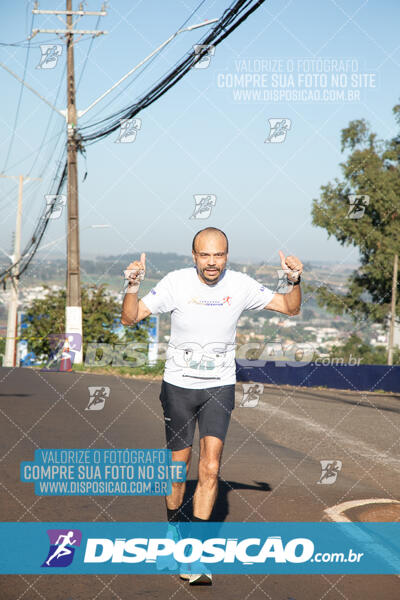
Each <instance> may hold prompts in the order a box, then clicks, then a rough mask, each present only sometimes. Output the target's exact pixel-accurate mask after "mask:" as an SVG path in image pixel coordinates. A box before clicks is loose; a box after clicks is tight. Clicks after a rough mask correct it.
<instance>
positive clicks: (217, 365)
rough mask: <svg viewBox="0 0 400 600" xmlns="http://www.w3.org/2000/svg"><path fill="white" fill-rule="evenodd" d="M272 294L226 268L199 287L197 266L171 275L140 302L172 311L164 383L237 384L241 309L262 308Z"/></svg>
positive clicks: (156, 310) (158, 310)
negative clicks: (215, 278)
mask: <svg viewBox="0 0 400 600" xmlns="http://www.w3.org/2000/svg"><path fill="white" fill-rule="evenodd" d="M273 296H274V292H273V291H272V290H270V289H268V288H266V287H265V286H263V285H262V284H260V283H258V282H257V281H256V280H255V279H253V278H252V277H249V275H246V274H245V273H240V272H238V271H232V270H230V269H225V271H223V273H222V276H221V277H220V279H219V281H217V283H215V284H212V285H207V284H206V283H202V282H201V281H200V279H199V277H198V275H197V270H196V267H195V266H193V267H188V268H185V269H177V270H176V271H171V272H170V273H168V274H167V275H166V276H165V277H163V278H162V279H161V281H159V283H157V285H156V286H155V287H154V288H153V289H152V290H151V291H150V292H149V293H148V294H146V296H144V297H143V298H142V301H143V303H144V304H145V305H146V306H147V308H148V309H149V310H150V311H151V312H152V313H153V314H157V313H164V312H171V337H170V340H169V343H168V348H167V353H166V363H165V370H164V380H165V381H167V382H168V383H172V384H173V385H177V386H180V387H184V388H191V389H200V388H207V387H216V386H219V385H228V384H232V383H235V382H236V366H235V338H236V325H237V321H238V319H239V317H240V315H241V313H242V312H243V311H244V310H249V309H250V310H261V309H263V308H264V307H265V306H266V305H267V304H269V302H270V301H271V299H272V297H273Z"/></svg>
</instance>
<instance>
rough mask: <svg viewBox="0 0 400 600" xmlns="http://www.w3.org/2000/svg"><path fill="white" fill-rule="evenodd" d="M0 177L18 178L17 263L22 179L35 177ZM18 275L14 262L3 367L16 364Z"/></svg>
mask: <svg viewBox="0 0 400 600" xmlns="http://www.w3.org/2000/svg"><path fill="white" fill-rule="evenodd" d="M0 177H10V178H11V179H17V180H18V205H17V220H16V225H15V237H14V254H13V255H12V257H10V258H11V260H12V262H13V263H18V261H19V259H20V258H21V220H22V191H23V186H24V180H25V181H28V180H29V179H31V180H32V179H36V178H32V177H24V176H23V175H4V174H1V175H0ZM18 276H19V266H18V264H16V265H15V266H14V267H13V269H12V270H11V291H10V300H9V303H8V318H7V337H6V350H5V354H4V362H3V366H4V367H16V366H17V351H16V350H17V331H18V326H17V322H18Z"/></svg>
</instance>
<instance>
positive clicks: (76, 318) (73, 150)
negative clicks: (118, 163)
mask: <svg viewBox="0 0 400 600" xmlns="http://www.w3.org/2000/svg"><path fill="white" fill-rule="evenodd" d="M32 13H33V14H37V15H57V17H58V18H59V19H60V20H62V16H64V17H66V22H65V24H66V29H34V30H33V31H32V34H31V35H30V36H29V39H32V38H33V37H35V35H37V34H38V33H47V34H56V35H58V36H65V39H66V47H67V98H68V107H67V109H66V110H60V109H58V108H57V107H55V106H53V105H52V104H51V102H49V101H48V100H47V99H46V98H44V97H43V96H42V95H41V94H39V92H37V91H36V90H35V89H34V88H33V87H32V86H30V85H29V84H27V83H26V81H24V79H21V78H20V77H19V76H18V75H17V74H16V73H14V72H13V71H12V70H11V69H10V68H9V67H7V65H5V64H4V63H2V62H0V67H1V68H2V69H5V70H6V71H7V72H8V73H9V74H10V75H11V76H12V77H14V78H15V79H17V81H19V82H20V83H21V84H22V85H23V86H25V87H26V88H27V89H29V90H30V91H31V92H32V93H33V94H35V95H36V96H37V97H38V98H40V99H41V100H42V101H43V102H45V103H46V104H47V105H48V106H49V107H50V108H51V109H52V110H53V111H55V112H56V113H58V114H59V115H61V116H62V117H63V118H65V119H66V121H67V138H68V153H67V166H68V189H67V198H68V226H67V237H68V239H67V253H68V257H67V305H66V310H65V317H66V319H65V321H66V325H65V333H79V334H80V335H81V336H82V307H81V292H80V258H79V213H78V165H77V151H78V149H79V146H80V137H79V135H78V134H77V124H78V118H81V117H83V116H84V115H85V114H86V113H87V112H88V111H89V110H91V109H92V108H93V107H94V106H96V105H97V103H98V102H100V101H101V100H103V99H104V98H105V97H106V96H107V95H108V94H110V93H111V92H112V91H113V90H114V89H115V88H116V87H118V86H119V85H120V84H121V83H122V82H123V81H125V79H127V78H128V77H130V76H131V75H132V74H133V73H134V72H135V71H137V70H138V69H139V68H140V67H142V66H143V65H144V64H145V63H146V62H148V61H149V60H150V59H151V58H152V57H153V56H155V55H156V54H157V53H158V52H160V51H161V50H162V49H163V48H164V47H165V46H167V45H168V44H169V43H171V42H172V40H174V39H175V38H176V36H177V35H179V34H181V33H184V32H188V31H193V30H195V29H198V28H200V27H207V26H209V25H211V24H212V23H216V22H217V21H218V19H208V20H206V21H203V22H201V23H197V24H195V25H190V26H188V27H184V28H183V29H179V30H178V31H176V32H175V33H173V34H172V35H171V36H170V37H169V38H168V39H167V40H165V42H163V43H162V44H161V45H160V46H158V48H156V49H155V50H153V51H152V52H151V53H150V54H149V55H148V56H146V58H144V59H143V60H142V61H140V62H139V63H138V64H137V65H136V66H135V67H133V68H132V69H131V70H130V71H128V73H126V75H124V76H123V77H122V78H121V79H119V81H117V82H116V83H115V84H114V85H112V86H111V87H110V88H109V89H108V90H107V91H105V92H104V93H103V94H101V96H100V97H99V98H97V99H96V100H95V101H94V102H92V104H90V106H88V107H87V108H86V109H85V110H82V111H78V110H77V109H76V103H75V81H74V48H73V47H74V36H75V35H79V36H80V37H79V39H81V37H82V36H84V35H94V36H99V35H101V34H103V33H107V32H106V31H99V30H94V31H92V30H87V29H82V30H78V29H74V26H75V24H76V22H77V21H78V20H79V19H80V18H81V17H83V16H87V15H91V16H105V15H106V14H107V13H106V11H105V4H103V6H102V8H101V10H100V11H84V10H83V3H80V4H79V8H78V10H75V11H74V10H72V0H66V10H39V8H38V2H37V1H36V2H35V5H34V9H33V10H32ZM73 16H76V17H77V18H76V21H75V23H73ZM76 41H78V40H76ZM74 362H75V363H77V364H78V363H81V362H82V351H80V352H76V353H75V357H74Z"/></svg>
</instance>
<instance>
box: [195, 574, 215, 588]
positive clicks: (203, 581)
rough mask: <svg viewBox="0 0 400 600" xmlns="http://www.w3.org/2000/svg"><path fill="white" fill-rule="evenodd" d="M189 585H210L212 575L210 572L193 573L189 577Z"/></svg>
mask: <svg viewBox="0 0 400 600" xmlns="http://www.w3.org/2000/svg"><path fill="white" fill-rule="evenodd" d="M189 584H190V585H211V584H212V575H211V573H199V574H193V575H191V576H190V579H189Z"/></svg>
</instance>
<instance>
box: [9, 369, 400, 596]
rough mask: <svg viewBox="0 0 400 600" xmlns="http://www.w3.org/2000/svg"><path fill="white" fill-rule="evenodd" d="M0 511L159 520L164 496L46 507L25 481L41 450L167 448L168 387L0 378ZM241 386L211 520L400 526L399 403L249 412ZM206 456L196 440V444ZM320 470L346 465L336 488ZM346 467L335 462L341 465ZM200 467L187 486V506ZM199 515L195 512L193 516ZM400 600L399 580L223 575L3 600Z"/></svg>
mask: <svg viewBox="0 0 400 600" xmlns="http://www.w3.org/2000/svg"><path fill="white" fill-rule="evenodd" d="M0 382H1V386H0V422H1V429H0V431H1V436H0V454H1V460H0V469H1V470H0V506H1V519H2V520H3V521H164V520H165V508H164V499H163V498H162V497H130V498H129V497H95V498H94V497H38V496H35V494H34V490H33V484H30V483H22V482H20V481H19V464H20V462H21V461H26V460H33V456H34V450H35V449H36V448H162V447H164V425H163V418H162V410H161V406H160V403H159V399H158V394H159V389H160V385H161V381H160V380H151V379H147V380H144V379H143V380H138V379H128V378H121V377H112V376H105V375H93V374H85V373H43V372H40V371H33V370H30V369H14V370H12V369H5V368H3V369H1V370H0ZM89 386H108V387H109V388H110V397H109V398H108V399H107V400H106V402H105V405H104V407H103V409H102V410H85V408H86V407H87V405H88V402H89V392H88V387H89ZM242 397H243V393H242V385H241V384H237V397H236V408H235V410H234V411H233V413H232V420H231V426H230V429H229V432H228V437H227V440H226V445H225V449H224V454H223V460H222V469H221V481H220V489H219V497H218V501H217V504H216V507H215V511H214V514H213V519H214V520H218V521H222V520H227V521H304V522H306V521H321V520H326V519H327V518H328V517H327V516H326V513H325V512H324V511H325V510H326V509H328V508H329V507H332V506H335V505H337V504H341V503H344V502H349V501H358V500H365V499H386V500H389V503H386V504H380V503H374V504H365V505H363V506H361V507H357V506H353V507H352V508H351V509H349V510H348V512H347V513H346V515H347V517H348V518H350V519H351V520H370V521H385V520H386V521H394V520H398V519H399V518H400V510H399V508H398V506H400V505H396V504H395V503H394V502H393V503H391V501H394V500H396V499H397V500H398V499H400V477H399V472H400V436H399V432H400V396H394V395H388V394H386V395H383V394H382V395H377V394H371V395H369V394H366V393H354V392H352V393H347V392H340V391H337V390H334V391H325V390H324V391H320V390H307V389H304V388H303V389H298V388H297V389H295V388H287V387H282V388H278V387H272V386H265V388H264V393H263V394H262V395H261V396H260V398H259V402H258V404H257V405H256V406H254V407H252V408H250V407H241V406H240V404H241V402H242ZM193 448H194V453H195V456H196V457H197V456H198V453H197V449H198V441H197V435H196V439H195V444H194V447H193ZM321 460H330V461H341V463H342V468H341V470H340V471H339V472H338V474H337V479H336V481H335V483H332V484H329V485H323V484H319V483H318V481H319V480H320V477H321V465H320V461H321ZM336 464H339V463H336ZM196 468H197V461H196V459H195V460H193V461H192V466H191V472H190V474H189V478H188V486H187V498H188V499H190V496H191V494H192V493H193V490H194V485H195V478H196ZM187 506H188V511H189V514H190V502H188V504H187ZM217 596H218V597H219V598H224V599H225V598H226V599H227V600H228V599H229V600H247V599H249V600H250V599H251V600H259V599H260V600H261V599H262V600H266V599H270V600H289V599H291V600H378V599H379V600H398V599H399V598H400V577H399V576H395V575H380V576H374V575H360V576H353V575H345V576H342V575H334V576H326V575H307V576H300V575H258V576H253V575H252V576H247V575H235V576H226V575H220V576H215V577H214V584H213V586H212V587H211V588H209V587H207V588H206V587H202V588H194V587H193V586H191V587H189V585H188V584H187V583H186V582H183V581H181V580H180V579H179V578H178V576H176V575H169V574H160V575H156V576H144V575H135V576H127V575H110V576H105V575H99V576H89V575H87V576H78V575H63V576H58V575H52V576H42V575H29V576H28V575H22V576H16V575H6V576H2V577H1V578H0V598H1V600H22V599H24V600H25V599H26V600H36V599H38V600H39V599H40V600H95V599H96V600H111V599H119V600H128V599H132V598H152V599H153V598H154V599H158V598H160V599H161V598H162V599H168V600H172V598H173V599H174V600H180V599H187V598H192V599H195V598H204V599H209V598H215V597H217Z"/></svg>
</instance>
